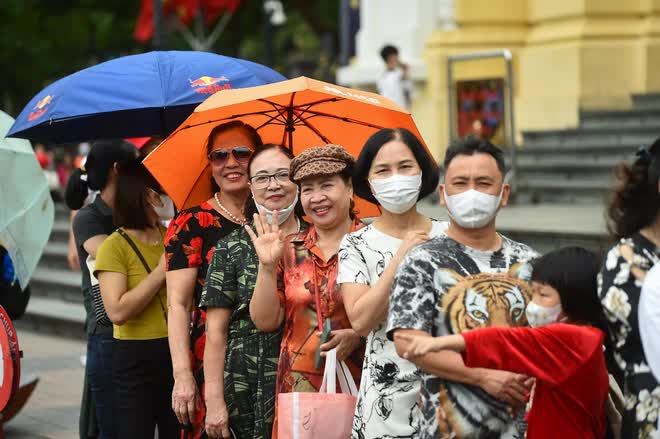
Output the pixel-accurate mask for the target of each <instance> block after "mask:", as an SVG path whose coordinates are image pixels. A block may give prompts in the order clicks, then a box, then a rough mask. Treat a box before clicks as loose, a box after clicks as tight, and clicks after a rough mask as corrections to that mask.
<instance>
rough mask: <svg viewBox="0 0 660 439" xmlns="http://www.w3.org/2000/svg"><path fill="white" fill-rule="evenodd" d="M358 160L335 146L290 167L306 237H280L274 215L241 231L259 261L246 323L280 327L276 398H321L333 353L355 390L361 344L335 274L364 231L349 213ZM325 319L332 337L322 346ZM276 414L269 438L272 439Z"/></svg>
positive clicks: (314, 152)
mask: <svg viewBox="0 0 660 439" xmlns="http://www.w3.org/2000/svg"><path fill="white" fill-rule="evenodd" d="M354 164H355V159H354V158H353V157H352V156H351V155H350V154H349V153H348V152H346V150H345V149H344V148H343V147H341V146H339V145H326V146H317V147H313V148H309V149H307V150H305V151H303V152H302V153H300V155H298V156H297V157H296V158H295V159H293V161H292V162H291V169H290V176H291V179H292V180H293V181H294V182H296V183H297V184H298V185H299V187H300V201H301V203H302V206H303V209H304V211H305V215H306V216H307V217H308V218H309V219H310V221H311V225H310V227H309V229H307V230H305V231H301V232H299V233H295V234H292V235H289V236H288V237H285V236H283V234H282V231H281V230H280V227H279V224H278V221H276V219H277V215H276V214H273V220H272V224H270V223H269V222H268V219H267V215H266V213H265V212H262V213H261V214H260V215H255V216H254V222H255V228H256V233H255V232H254V231H253V230H252V228H246V230H247V232H248V233H249V234H250V237H251V238H252V242H253V243H254V248H255V250H256V252H257V256H258V258H259V272H258V275H257V282H256V285H255V288H254V294H253V296H252V300H250V317H251V318H252V321H253V322H254V325H255V326H256V327H257V328H258V329H260V330H262V331H265V332H270V331H275V330H277V329H278V328H279V327H280V326H281V325H282V324H284V328H283V335H282V345H281V350H280V360H279V366H278V370H277V384H276V394H277V395H279V394H280V393H290V392H318V390H319V388H320V387H321V381H322V379H323V367H321V368H320V369H317V368H316V366H315V358H316V351H317V349H318V348H319V345H320V351H321V356H325V353H326V352H327V351H329V350H330V349H333V348H336V349H337V360H338V361H345V362H346V364H347V365H348V367H349V369H350V371H351V374H352V376H353V378H354V380H355V382H356V383H357V385H359V377H360V372H361V370H362V362H363V355H364V344H363V343H362V342H361V340H360V336H359V334H358V333H357V332H355V330H353V328H351V323H350V321H349V320H348V317H347V315H346V310H345V309H344V304H343V300H342V297H341V293H340V292H339V286H338V285H337V270H338V265H339V263H338V262H339V259H338V257H337V252H338V250H339V243H340V242H341V240H342V238H343V237H344V235H346V234H347V233H349V232H353V231H355V230H358V229H360V228H362V227H363V226H364V224H362V222H360V221H359V220H358V219H357V218H356V217H355V215H354V213H353V212H352V209H353V186H352V183H351V176H352V170H353V166H354ZM326 319H329V320H330V322H331V327H332V328H331V329H332V332H331V337H330V339H329V341H328V342H327V343H323V344H321V343H320V341H321V340H320V331H321V330H322V328H323V327H324V325H325V321H326ZM277 428H278V427H277V408H276V410H275V422H274V425H273V436H274V437H276V436H277Z"/></svg>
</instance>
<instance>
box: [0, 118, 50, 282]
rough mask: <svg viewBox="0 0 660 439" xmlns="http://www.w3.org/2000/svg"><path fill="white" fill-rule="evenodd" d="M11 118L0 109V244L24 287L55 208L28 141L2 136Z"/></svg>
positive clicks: (48, 234) (45, 239)
mask: <svg viewBox="0 0 660 439" xmlns="http://www.w3.org/2000/svg"><path fill="white" fill-rule="evenodd" d="M13 122H14V119H12V118H11V117H10V116H9V115H7V114H6V113H4V112H2V111H0V245H2V246H3V247H5V248H6V249H7V252H8V253H9V256H10V257H11V260H12V262H13V263H14V269H15V271H16V276H17V277H18V281H19V283H20V285H21V288H22V289H25V287H26V286H27V284H28V281H29V280H30V276H31V275H32V272H33V271H34V269H35V267H36V266H37V263H38V262H39V258H40V257H41V254H42V253H43V251H44V248H45V247H46V243H47V242H48V238H49V236H50V231H51V229H52V228H53V220H54V218H55V208H54V206H53V200H52V199H51V197H50V190H49V189H48V181H47V180H46V176H45V175H44V172H43V170H42V169H41V166H40V165H39V162H38V161H37V158H36V157H35V155H34V152H33V151H32V147H31V146H30V142H28V141H26V140H18V139H7V138H5V134H6V133H7V130H8V129H9V127H10V126H11V124H12V123H13Z"/></svg>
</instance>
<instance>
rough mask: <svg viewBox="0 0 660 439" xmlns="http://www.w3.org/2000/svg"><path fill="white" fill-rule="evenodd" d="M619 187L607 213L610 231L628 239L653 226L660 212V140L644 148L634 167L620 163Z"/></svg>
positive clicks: (617, 173) (640, 151)
mask: <svg viewBox="0 0 660 439" xmlns="http://www.w3.org/2000/svg"><path fill="white" fill-rule="evenodd" d="M616 177H617V180H618V184H617V187H616V189H615V190H614V194H613V196H612V199H611V201H610V204H609V208H608V210H607V228H608V230H609V232H610V234H611V235H612V237H613V238H615V239H617V240H618V239H620V238H624V237H628V236H630V235H632V234H634V233H636V232H638V231H639V230H640V229H642V228H644V227H646V226H648V225H649V224H651V223H653V222H654V221H655V220H656V218H657V217H658V214H659V213H660V194H659V193H658V179H659V178H660V138H658V139H657V140H656V141H655V142H653V145H651V147H650V148H646V147H641V148H640V150H639V153H638V157H637V159H636V160H635V162H634V163H633V164H632V165H630V166H629V165H627V164H626V163H620V164H619V166H618V167H617V169H616Z"/></svg>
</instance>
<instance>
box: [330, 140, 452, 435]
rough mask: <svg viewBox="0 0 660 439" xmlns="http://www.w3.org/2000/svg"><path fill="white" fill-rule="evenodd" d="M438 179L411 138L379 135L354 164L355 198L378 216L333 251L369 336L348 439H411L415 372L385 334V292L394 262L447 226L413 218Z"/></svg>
mask: <svg viewBox="0 0 660 439" xmlns="http://www.w3.org/2000/svg"><path fill="white" fill-rule="evenodd" d="M438 175H439V171H438V168H437V166H436V165H434V164H433V160H432V158H431V157H430V156H429V155H428V153H427V152H426V149H424V146H423V145H422V143H421V142H420V141H419V139H417V138H416V137H415V136H414V135H413V134H412V133H411V132H410V131H408V130H406V129H404V128H399V129H383V130H380V131H378V132H377V133H375V134H374V135H373V136H371V137H370V138H369V139H368V140H367V142H366V144H365V146H364V148H363V149H362V152H361V153H360V156H359V157H358V160H357V164H356V168H355V171H354V177H353V187H354V188H355V193H356V195H358V196H359V197H361V198H364V199H366V200H368V201H372V202H374V203H377V204H379V205H380V206H381V207H382V210H383V212H382V216H381V217H379V218H378V219H376V220H375V221H374V222H373V223H372V224H370V225H368V226H367V227H365V228H363V229H361V230H358V231H357V232H353V233H350V234H348V235H347V236H346V237H345V238H344V239H343V241H342V243H341V246H340V249H339V274H338V277H337V283H339V284H341V292H342V296H343V299H344V304H345V306H346V313H347V314H348V317H349V319H350V320H351V325H352V326H353V329H355V330H356V331H357V332H358V333H359V334H360V335H362V336H368V339H367V349H366V352H365V361H364V365H363V369H362V380H361V385H360V392H359V395H358V402H357V406H356V411H355V418H354V422H353V434H352V436H353V437H354V438H373V437H382V436H383V435H390V436H391V437H413V436H415V435H416V432H417V429H416V428H415V425H416V419H417V416H416V414H417V396H418V393H419V384H420V383H419V376H418V369H417V367H416V366H415V365H414V364H412V363H410V362H409V361H407V360H404V359H402V358H400V357H399V356H398V355H397V354H396V351H395V349H394V344H393V343H392V342H391V341H389V340H388V339H387V336H386V334H385V321H386V318H387V310H388V304H389V296H390V288H391V286H392V279H393V278H394V273H395V272H396V269H397V267H398V265H399V262H400V261H401V260H402V259H403V257H404V256H405V255H406V253H407V252H408V250H410V249H411V248H412V247H414V246H415V245H417V244H419V243H421V242H424V241H426V240H427V239H429V238H433V237H435V236H438V235H440V234H442V233H443V232H444V230H445V229H446V228H447V223H445V222H439V221H434V220H431V219H429V218H427V217H425V216H424V215H422V214H420V213H419V212H417V208H416V204H417V201H418V200H419V199H421V198H423V197H425V196H427V195H429V194H430V193H432V192H433V191H435V190H436V188H437V185H438Z"/></svg>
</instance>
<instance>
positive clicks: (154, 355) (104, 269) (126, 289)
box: [94, 160, 180, 439]
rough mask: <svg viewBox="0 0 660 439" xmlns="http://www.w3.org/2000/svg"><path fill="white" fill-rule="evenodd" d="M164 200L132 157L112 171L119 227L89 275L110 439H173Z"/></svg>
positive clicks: (166, 201)
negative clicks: (106, 355)
mask: <svg viewBox="0 0 660 439" xmlns="http://www.w3.org/2000/svg"><path fill="white" fill-rule="evenodd" d="M171 206H172V200H170V199H169V197H167V195H165V194H164V193H163V191H162V189H161V188H160V186H159V185H158V182H157V181H156V180H155V179H154V177H153V176H152V175H151V174H150V173H149V171H147V169H146V168H145V167H144V166H143V165H142V164H141V163H140V161H139V160H135V161H134V162H128V163H124V164H122V165H120V166H119V174H118V180H117V195H116V197H115V203H114V207H113V218H114V223H115V226H117V227H119V228H118V229H117V230H116V231H115V232H114V233H112V234H111V235H110V236H108V238H107V239H106V240H105V241H103V243H102V244H101V245H100V246H99V248H98V251H97V256H96V265H95V270H94V275H95V276H96V277H97V278H98V280H99V285H100V287H101V295H102V297H103V304H104V306H105V309H106V311H107V313H108V317H109V318H110V320H111V321H112V322H113V337H114V346H113V354H112V378H113V390H114V407H115V409H114V410H115V437H117V438H125V439H147V438H153V437H154V427H156V426H157V427H158V437H159V438H160V439H167V438H171V439H175V438H179V437H180V435H179V431H178V423H177V419H176V416H175V415H174V412H172V409H171V405H170V397H171V394H172V387H173V385H174V379H173V377H172V363H171V359H170V350H169V347H168V342H167V292H166V290H165V248H164V247H163V236H164V234H165V228H164V227H163V226H162V225H161V224H160V223H159V220H162V219H168V218H171V217H172V215H173V214H174V211H173V209H171Z"/></svg>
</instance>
